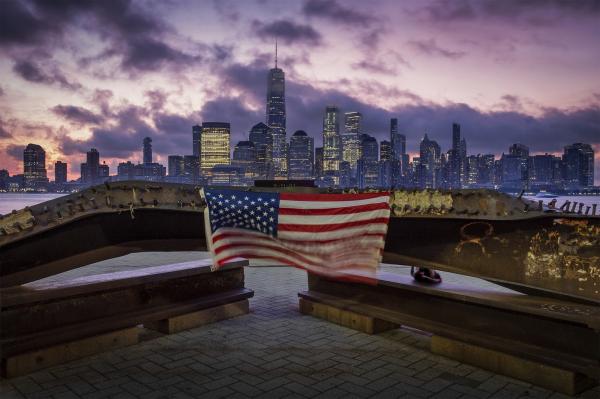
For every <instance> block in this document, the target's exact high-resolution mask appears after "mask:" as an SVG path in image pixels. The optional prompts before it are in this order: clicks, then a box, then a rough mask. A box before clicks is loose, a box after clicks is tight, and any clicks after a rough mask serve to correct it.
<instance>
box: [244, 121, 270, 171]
mask: <svg viewBox="0 0 600 399" xmlns="http://www.w3.org/2000/svg"><path fill="white" fill-rule="evenodd" d="M249 140H250V141H251V142H253V143H254V147H255V149H256V163H257V169H258V170H257V174H258V178H259V179H273V133H272V131H271V128H270V127H269V126H267V125H265V124H264V123H262V122H260V123H257V124H256V125H254V126H252V128H251V129H250V134H249Z"/></svg>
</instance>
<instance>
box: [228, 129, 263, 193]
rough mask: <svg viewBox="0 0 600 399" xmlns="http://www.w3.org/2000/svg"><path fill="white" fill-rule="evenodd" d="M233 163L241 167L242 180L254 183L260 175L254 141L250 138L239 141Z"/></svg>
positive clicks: (246, 183) (234, 152)
mask: <svg viewBox="0 0 600 399" xmlns="http://www.w3.org/2000/svg"><path fill="white" fill-rule="evenodd" d="M231 164H232V165H233V166H235V167H238V168H239V175H240V176H239V177H240V180H241V181H240V182H241V183H242V184H245V185H252V184H253V183H254V180H255V179H256V177H257V175H258V171H257V167H256V146H255V145H254V143H253V142H252V141H249V140H243V141H239V142H238V143H237V144H236V145H235V147H234V149H233V159H232V161H231Z"/></svg>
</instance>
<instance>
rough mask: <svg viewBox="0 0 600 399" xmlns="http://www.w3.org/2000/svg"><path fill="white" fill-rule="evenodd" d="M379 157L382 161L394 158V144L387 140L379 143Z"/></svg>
mask: <svg viewBox="0 0 600 399" xmlns="http://www.w3.org/2000/svg"><path fill="white" fill-rule="evenodd" d="M379 157H380V159H381V160H382V161H390V160H391V159H392V145H391V144H390V142H389V141H387V140H382V141H381V143H379Z"/></svg>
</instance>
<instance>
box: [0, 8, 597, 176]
mask: <svg viewBox="0 0 600 399" xmlns="http://www.w3.org/2000/svg"><path fill="white" fill-rule="evenodd" d="M26 3H27V2H26ZM117 3H119V2H115V4H117ZM176 4H177V5H178V7H170V8H168V9H167V8H164V6H160V5H156V4H149V3H148V4H146V3H143V2H131V3H129V2H123V3H121V4H120V5H121V6H122V8H120V9H119V10H120V11H123V10H125V11H124V12H122V15H121V18H120V19H119V18H117V19H115V20H114V22H111V25H110V29H112V30H111V31H110V32H109V31H105V30H103V29H108V28H102V24H101V23H100V22H102V21H105V20H104V19H103V18H108V17H107V16H111V15H113V14H111V13H115V12H116V11H117V7H116V6H115V8H112V7H111V6H107V5H98V4H96V5H94V6H83V5H77V4H75V3H74V4H72V5H69V6H68V7H70V8H69V9H68V11H69V12H68V13H65V14H64V15H65V17H64V20H62V21H61V20H59V19H58V17H57V15H58V14H57V10H56V9H54V8H53V6H49V5H46V6H40V5H37V4H36V3H35V2H31V4H27V6H28V7H24V6H23V5H22V3H12V2H7V3H6V5H7V8H6V9H7V10H8V12H6V13H4V15H10V16H11V17H12V19H13V21H19V18H21V19H20V21H29V24H24V25H25V26H28V27H29V28H30V32H29V33H24V32H20V35H21V36H19V31H18V27H15V26H14V24H8V25H6V24H4V25H3V24H0V25H3V26H4V27H3V28H0V51H1V52H2V53H3V54H4V55H6V56H7V57H3V60H2V61H0V71H1V73H2V75H3V76H8V77H9V79H5V80H3V82H2V83H0V89H1V90H0V110H1V111H2V112H1V114H2V117H0V157H1V159H2V164H1V165H0V169H1V168H7V169H8V170H9V171H10V173H11V174H17V173H22V172H23V170H22V166H21V157H22V151H23V149H24V148H25V146H26V145H27V144H28V143H30V142H31V143H39V144H40V145H42V146H43V147H44V148H45V149H46V152H47V154H46V157H47V162H46V167H47V168H48V175H49V176H53V175H54V170H53V165H54V163H55V161H59V160H60V161H66V162H67V163H68V164H69V171H68V172H69V178H76V177H78V174H79V164H80V163H82V162H85V155H82V154H85V153H86V152H87V151H89V150H90V148H98V149H99V150H100V151H101V152H102V153H103V154H106V158H105V159H106V161H107V163H108V165H109V166H110V168H111V170H112V171H114V170H116V167H117V165H118V163H120V162H124V161H127V160H130V159H131V160H139V161H141V160H142V157H141V153H140V151H139V143H140V142H141V140H142V139H143V137H151V138H152V140H153V146H154V153H155V158H156V161H157V162H159V163H162V164H164V165H167V163H168V161H167V157H168V155H171V154H191V153H192V152H191V151H190V148H189V147H190V127H191V126H192V125H196V124H202V123H203V122H205V121H223V122H228V123H231V146H232V148H233V146H234V144H235V143H237V142H238V141H240V140H245V139H247V138H248V133H249V131H250V128H251V127H252V126H254V125H255V124H256V123H258V122H262V121H265V117H264V115H265V111H264V110H265V108H264V107H265V105H264V101H265V98H266V97H267V85H266V82H267V76H268V75H267V74H268V70H269V69H272V68H273V66H274V54H273V46H274V43H275V39H278V41H279V60H278V62H279V65H280V67H281V68H282V69H283V71H285V74H286V75H285V79H286V82H285V84H286V86H287V87H286V88H285V95H286V103H285V111H284V112H285V114H284V118H285V117H287V121H286V122H284V123H285V124H287V126H284V128H285V131H286V133H287V135H286V136H287V139H288V141H289V138H290V137H291V135H292V133H293V132H295V131H297V130H303V131H306V132H307V134H308V136H310V137H313V138H314V146H315V147H320V146H321V145H322V122H323V119H322V118H323V110H324V107H325V106H326V105H327V104H333V105H336V106H338V107H339V112H340V121H339V123H340V126H341V127H342V126H343V124H344V120H343V118H344V116H343V115H344V113H345V112H360V113H361V114H362V115H363V121H362V125H363V131H364V132H365V133H368V134H370V135H372V136H374V137H375V138H376V139H377V141H378V142H381V141H382V140H389V126H388V124H389V120H390V118H392V117H396V118H398V131H399V133H401V134H403V135H404V136H406V148H407V152H408V153H410V154H411V158H412V157H414V156H415V155H417V154H418V152H419V151H418V149H419V144H420V141H421V139H422V137H423V135H424V134H425V133H427V134H428V137H429V138H430V139H432V140H436V141H437V142H438V143H439V145H440V146H441V147H442V148H444V149H447V148H450V147H451V134H450V133H449V131H450V129H451V128H450V127H449V126H450V125H451V123H452V122H458V123H460V124H461V125H462V135H463V137H466V138H467V140H468V142H469V153H470V154H477V153H482V154H485V153H493V154H495V155H496V156H499V155H500V153H501V152H503V151H504V152H506V149H507V148H508V146H509V145H511V144H513V143H518V142H520V143H523V144H526V145H528V146H529V148H531V150H532V151H535V153H546V152H548V153H551V154H555V155H559V154H562V152H563V147H564V146H566V145H571V144H573V143H575V142H584V143H590V144H592V146H593V148H594V151H595V153H596V158H597V159H598V158H599V154H600V139H599V137H600V110H599V105H598V104H600V102H599V101H600V89H599V88H600V79H599V78H598V76H596V75H597V74H595V75H594V74H591V72H592V70H595V69H594V67H595V66H597V65H598V60H599V59H600V54H599V50H598V48H597V46H595V45H593V42H591V41H590V38H592V37H594V35H595V34H596V36H597V33H598V29H599V28H598V24H597V22H598V21H597V20H598V12H599V11H598V9H597V7H594V6H593V3H592V2H585V1H582V2H578V4H577V5H576V6H572V7H566V8H561V5H560V4H558V3H548V4H547V5H541V6H537V7H534V6H531V5H525V4H522V5H519V4H517V3H513V2H507V3H506V5H505V8H504V9H502V10H498V9H493V7H488V6H489V4H488V3H487V2H485V1H484V2H478V3H477V4H475V3H470V2H464V4H465V7H466V9H467V11H468V12H464V13H463V14H460V13H458V12H456V13H452V11H453V10H454V11H457V10H455V6H454V5H453V4H455V3H452V2H450V3H447V2H438V1H432V2H426V3H423V4H421V3H416V2H415V3H413V2H406V3H403V5H402V7H400V6H395V5H394V4H393V3H391V2H385V1H384V2H377V4H378V6H379V7H375V10H373V9H365V8H364V7H363V6H361V5H360V4H358V3H357V4H350V3H348V2H339V1H338V2H336V1H331V0H329V1H325V0H322V1H321V0H319V1H317V0H313V1H304V2H279V3H277V4H275V3H270V2H266V3H265V4H264V7H262V8H261V9H260V11H259V5H257V4H256V3H249V2H246V3H232V4H230V5H229V6H228V7H225V6H222V5H221V6H219V5H218V4H217V3H214V4H205V5H203V6H204V7H202V10H199V9H198V8H199V6H198V5H195V4H193V3H187V2H180V3H176ZM486 4H488V6H486ZM267 6H268V7H267ZM453 7H454V8H453ZM184 10H185V11H187V12H188V14H190V15H193V14H194V13H196V12H200V11H203V12H206V13H207V14H208V15H211V16H215V18H214V21H215V22H210V23H209V24H208V25H209V26H207V27H206V28H205V29H204V30H202V29H201V30H200V31H198V29H199V28H192V27H191V26H190V24H189V23H188V22H187V19H186V18H185V16H184V15H183V13H184ZM275 12H280V15H281V16H278V17H275ZM236 13H237V15H236ZM387 14H389V15H390V17H388V16H387ZM158 15H164V17H162V18H161V17H158ZM336 15H341V16H344V18H345V20H343V21H342V20H341V19H340V18H338V19H336ZM391 15H394V17H397V18H399V19H400V20H402V21H406V22H407V24H405V25H404V28H403V29H404V30H402V31H401V32H400V31H398V30H397V29H396V27H395V26H394V25H393V24H392V23H391V21H390V18H391ZM532 16H535V17H537V20H538V21H537V23H536V21H533V20H532ZM85 17H91V22H90V24H91V25H90V26H91V29H90V32H91V33H90V34H89V38H87V39H89V41H90V42H91V45H90V46H89V47H88V51H85V52H84V53H83V54H78V53H77V52H76V51H75V50H74V49H81V47H82V46H84V43H86V42H85V41H84V40H83V39H81V40H80V41H77V40H76V39H73V38H71V36H69V35H67V34H66V32H67V30H68V29H71V30H74V31H77V30H78V29H81V27H80V24H79V22H81V20H82V19H83V18H85ZM270 17H272V18H270ZM26 18H29V19H26ZM236 18H237V21H238V23H237V24H236V25H238V26H240V27H241V28H239V29H232V30H231V32H226V31H225V29H224V28H222V27H220V28H219V29H216V30H215V31H214V32H216V34H215V33H210V29H209V28H214V24H217V25H218V23H219V22H221V23H222V24H224V25H228V27H229V26H230V25H231V24H230V23H229V24H227V21H230V22H231V20H232V19H236ZM509 18H512V21H513V22H514V24H510V25H509V22H508V21H507V19H509ZM42 20H43V21H46V22H45V23H41V22H40V21H42ZM132 21H138V22H139V24H138V25H136V26H135V27H131V28H128V25H127V24H128V23H129V24H131V22H132ZM348 21H349V22H348ZM416 21H420V22H421V24H420V25H421V26H423V28H419V27H418V26H416V25H418V24H415V22H416ZM540 21H541V22H540ZM434 22H435V24H439V26H437V27H436V26H434V25H435V24H434ZM542 22H543V23H542ZM513 25H514V26H513ZM508 26H511V27H514V29H515V35H517V36H518V34H519V33H523V35H522V36H520V37H519V40H513V41H511V40H510V39H515V37H512V38H511V37H510V36H511V35H508V38H507V39H506V40H505V41H504V42H503V41H502V40H501V42H502V43H500V44H498V43H495V42H494V41H493V40H491V39H490V37H491V36H493V35H494V33H498V31H500V30H501V29H502V28H506V27H508ZM442 27H446V28H448V27H449V28H453V31H452V32H453V33H452V34H450V35H440V29H441V28H442ZM153 33H155V34H156V35H155V36H151V34H153ZM475 34H476V35H475ZM461 35H462V36H461ZM469 36H470V37H471V39H472V40H474V41H477V42H478V43H477V45H474V44H473V43H471V44H469V43H466V41H467V38H468V37H469ZM475 36H476V37H477V40H475V39H474V37H475ZM73 37H76V36H73ZM399 37H400V38H401V40H399V41H397V40H396V39H397V38H399ZM342 38H345V39H347V40H342ZM117 39H124V41H123V44H122V46H117V45H116V43H117ZM361 39H364V41H362V42H361ZM369 40H370V41H369ZM396 42H397V43H396ZM48 44H51V45H49V46H48ZM59 44H69V45H70V46H71V47H69V48H70V49H71V50H69V49H63V50H60V49H59ZM509 44H510V45H512V46H513V47H514V48H513V49H512V50H509V49H508V47H510V46H508V45H509ZM111 46H112V47H111ZM502 46H507V47H506V48H504V49H503V48H502ZM484 48H485V51H484ZM108 49H112V50H113V52H112V53H110V54H109V53H107V51H108ZM559 55H560V57H559ZM503 56H504V58H502V57H503ZM333 59H335V60H336V61H335V62H332V60H333ZM171 60H173V61H171ZM536 65H537V66H538V67H537V68H536V67H535V66H536ZM532 66H533V68H532ZM541 66H543V68H540V67H541ZM111 71H112V72H111ZM441 71H444V72H443V73H442V72H441ZM466 76H469V78H466ZM490 76H493V78H491V77H490ZM492 81H495V82H496V83H494V84H492V83H493V82H492ZM544 82H545V83H544ZM550 82H551V83H552V84H551V86H548V85H550ZM542 83H544V84H542ZM442 93H443V94H442ZM532 154H533V153H532ZM598 164H600V163H596V173H595V175H596V184H598V180H599V179H600V173H599V166H598Z"/></svg>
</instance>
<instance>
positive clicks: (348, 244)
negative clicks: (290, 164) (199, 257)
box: [204, 189, 390, 282]
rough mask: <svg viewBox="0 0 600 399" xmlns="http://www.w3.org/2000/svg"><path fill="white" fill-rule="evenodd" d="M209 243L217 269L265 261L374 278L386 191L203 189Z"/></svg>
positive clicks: (333, 274) (323, 272)
mask: <svg viewBox="0 0 600 399" xmlns="http://www.w3.org/2000/svg"><path fill="white" fill-rule="evenodd" d="M204 196H205V199H206V202H207V204H208V206H207V209H206V212H207V214H208V215H207V216H208V217H206V218H205V220H206V230H207V242H208V243H209V247H210V251H211V252H212V255H213V259H214V266H215V267H217V268H218V267H220V266H222V265H224V264H225V263H227V261H228V260H230V259H233V258H237V257H242V258H248V259H253V258H254V259H266V260H270V261H274V262H276V263H278V264H285V265H290V266H295V267H299V268H302V269H306V270H307V271H310V272H311V273H315V274H320V275H325V276H329V277H333V278H341V279H345V280H359V281H369V280H371V282H372V280H373V279H374V277H375V273H376V270H377V266H378V265H379V262H380V261H381V252H382V250H383V247H384V244H385V234H386V232H387V225H388V221H389V217H390V208H389V198H390V195H389V193H362V194H305V193H273V192H249V191H239V190H226V189H205V190H204Z"/></svg>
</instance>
